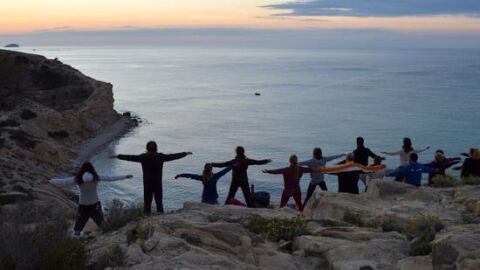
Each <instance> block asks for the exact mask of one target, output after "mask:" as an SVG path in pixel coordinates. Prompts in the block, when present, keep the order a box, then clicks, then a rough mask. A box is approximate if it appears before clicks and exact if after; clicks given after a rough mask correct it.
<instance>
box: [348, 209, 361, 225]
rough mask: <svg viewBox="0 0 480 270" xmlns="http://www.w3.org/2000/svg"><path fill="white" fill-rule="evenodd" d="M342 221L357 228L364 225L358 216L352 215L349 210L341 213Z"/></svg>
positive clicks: (356, 214)
mask: <svg viewBox="0 0 480 270" xmlns="http://www.w3.org/2000/svg"><path fill="white" fill-rule="evenodd" d="M343 221H345V222H347V223H349V224H352V225H355V226H358V227H363V226H364V225H365V224H364V222H363V220H362V218H361V217H360V214H358V213H354V212H352V211H349V210H347V211H345V213H343Z"/></svg>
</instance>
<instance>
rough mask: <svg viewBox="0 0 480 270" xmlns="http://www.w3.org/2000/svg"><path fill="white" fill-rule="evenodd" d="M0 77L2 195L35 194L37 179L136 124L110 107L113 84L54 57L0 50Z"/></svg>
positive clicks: (61, 170) (68, 167)
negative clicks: (53, 58)
mask: <svg viewBox="0 0 480 270" xmlns="http://www.w3.org/2000/svg"><path fill="white" fill-rule="evenodd" d="M0 78H1V79H0V193H1V194H13V195H15V194H17V195H18V193H23V194H26V195H28V196H32V193H36V194H37V193H38V192H36V191H35V188H34V187H35V185H36V184H38V182H39V181H41V180H42V179H47V178H49V177H52V176H54V175H56V174H58V173H66V172H70V171H72V170H73V166H74V165H75V162H74V161H79V160H78V158H86V157H88V154H92V152H93V151H94V150H95V147H96V146H97V147H98V146H100V145H102V144H105V143H108V141H109V140H112V139H113V137H114V136H115V135H117V136H118V135H120V134H122V133H124V132H126V131H127V130H128V129H129V128H130V127H132V126H134V125H135V121H133V120H132V119H131V118H130V117H123V116H121V115H120V114H118V113H117V112H116V111H115V110H114V109H113V101H114V100H113V92H112V85H111V84H109V83H105V82H101V81H97V80H94V79H92V78H90V77H87V76H85V75H83V74H82V73H81V72H79V71H78V70H76V69H74V68H72V67H70V66H68V65H65V64H63V63H61V62H60V61H58V60H57V59H55V60H50V59H47V58H45V57H43V56H40V55H33V54H26V53H20V52H13V51H7V50H0ZM99 136H100V137H101V138H103V139H101V140H97V141H92V139H93V138H96V137H97V138H98V137H99ZM102 140H103V141H102ZM87 145H88V146H89V147H88V149H89V152H85V151H83V152H82V151H80V150H81V149H82V148H84V147H85V146H87ZM79 153H82V156H79ZM32 188H33V189H32ZM50 189H51V191H52V192H55V188H50ZM46 191H47V192H48V190H46ZM12 192H13V193H12ZM37 195H39V194H37ZM54 195H57V196H59V197H62V193H58V192H57V193H56V194H54ZM39 196H41V195H39Z"/></svg>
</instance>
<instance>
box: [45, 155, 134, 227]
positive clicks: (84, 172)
mask: <svg viewBox="0 0 480 270" xmlns="http://www.w3.org/2000/svg"><path fill="white" fill-rule="evenodd" d="M132 177H133V176H132V175H120V176H106V175H98V174H97V172H96V171H95V168H94V167H93V165H92V163H90V162H85V163H83V164H82V166H81V167H80V170H79V171H78V173H77V174H76V175H75V176H70V177H64V178H52V179H50V180H48V181H44V183H50V184H53V185H56V186H73V185H78V188H79V189H80V196H79V200H78V215H77V220H76V221H75V226H74V231H75V235H80V233H81V231H82V230H83V228H84V227H85V224H86V223H87V221H88V219H89V218H92V220H93V221H94V222H95V223H96V224H97V225H98V226H101V225H102V223H103V221H104V219H103V213H102V205H101V204H100V200H99V199H98V194H97V185H98V182H99V181H102V182H112V181H118V180H122V179H127V178H132Z"/></svg>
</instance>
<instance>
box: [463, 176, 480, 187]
mask: <svg viewBox="0 0 480 270" xmlns="http://www.w3.org/2000/svg"><path fill="white" fill-rule="evenodd" d="M462 184H464V185H469V186H478V185H480V177H465V178H463V180H462Z"/></svg>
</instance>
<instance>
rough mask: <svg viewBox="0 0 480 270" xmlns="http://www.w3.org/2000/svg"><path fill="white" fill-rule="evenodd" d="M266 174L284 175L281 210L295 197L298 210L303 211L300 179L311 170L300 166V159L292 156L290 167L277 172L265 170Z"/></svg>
mask: <svg viewBox="0 0 480 270" xmlns="http://www.w3.org/2000/svg"><path fill="white" fill-rule="evenodd" d="M263 172H264V173H269V174H283V184H284V188H283V193H282V199H281V200H280V208H282V207H284V206H285V205H286V204H287V202H288V200H289V199H290V197H292V196H293V199H294V200H295V204H296V205H297V208H298V210H299V211H300V212H301V211H303V204H302V192H301V190H300V185H299V183H300V179H301V178H302V175H303V174H304V173H310V172H311V169H309V168H306V167H302V166H299V165H298V158H297V156H296V155H291V156H290V166H288V167H285V168H282V169H276V170H263Z"/></svg>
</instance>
